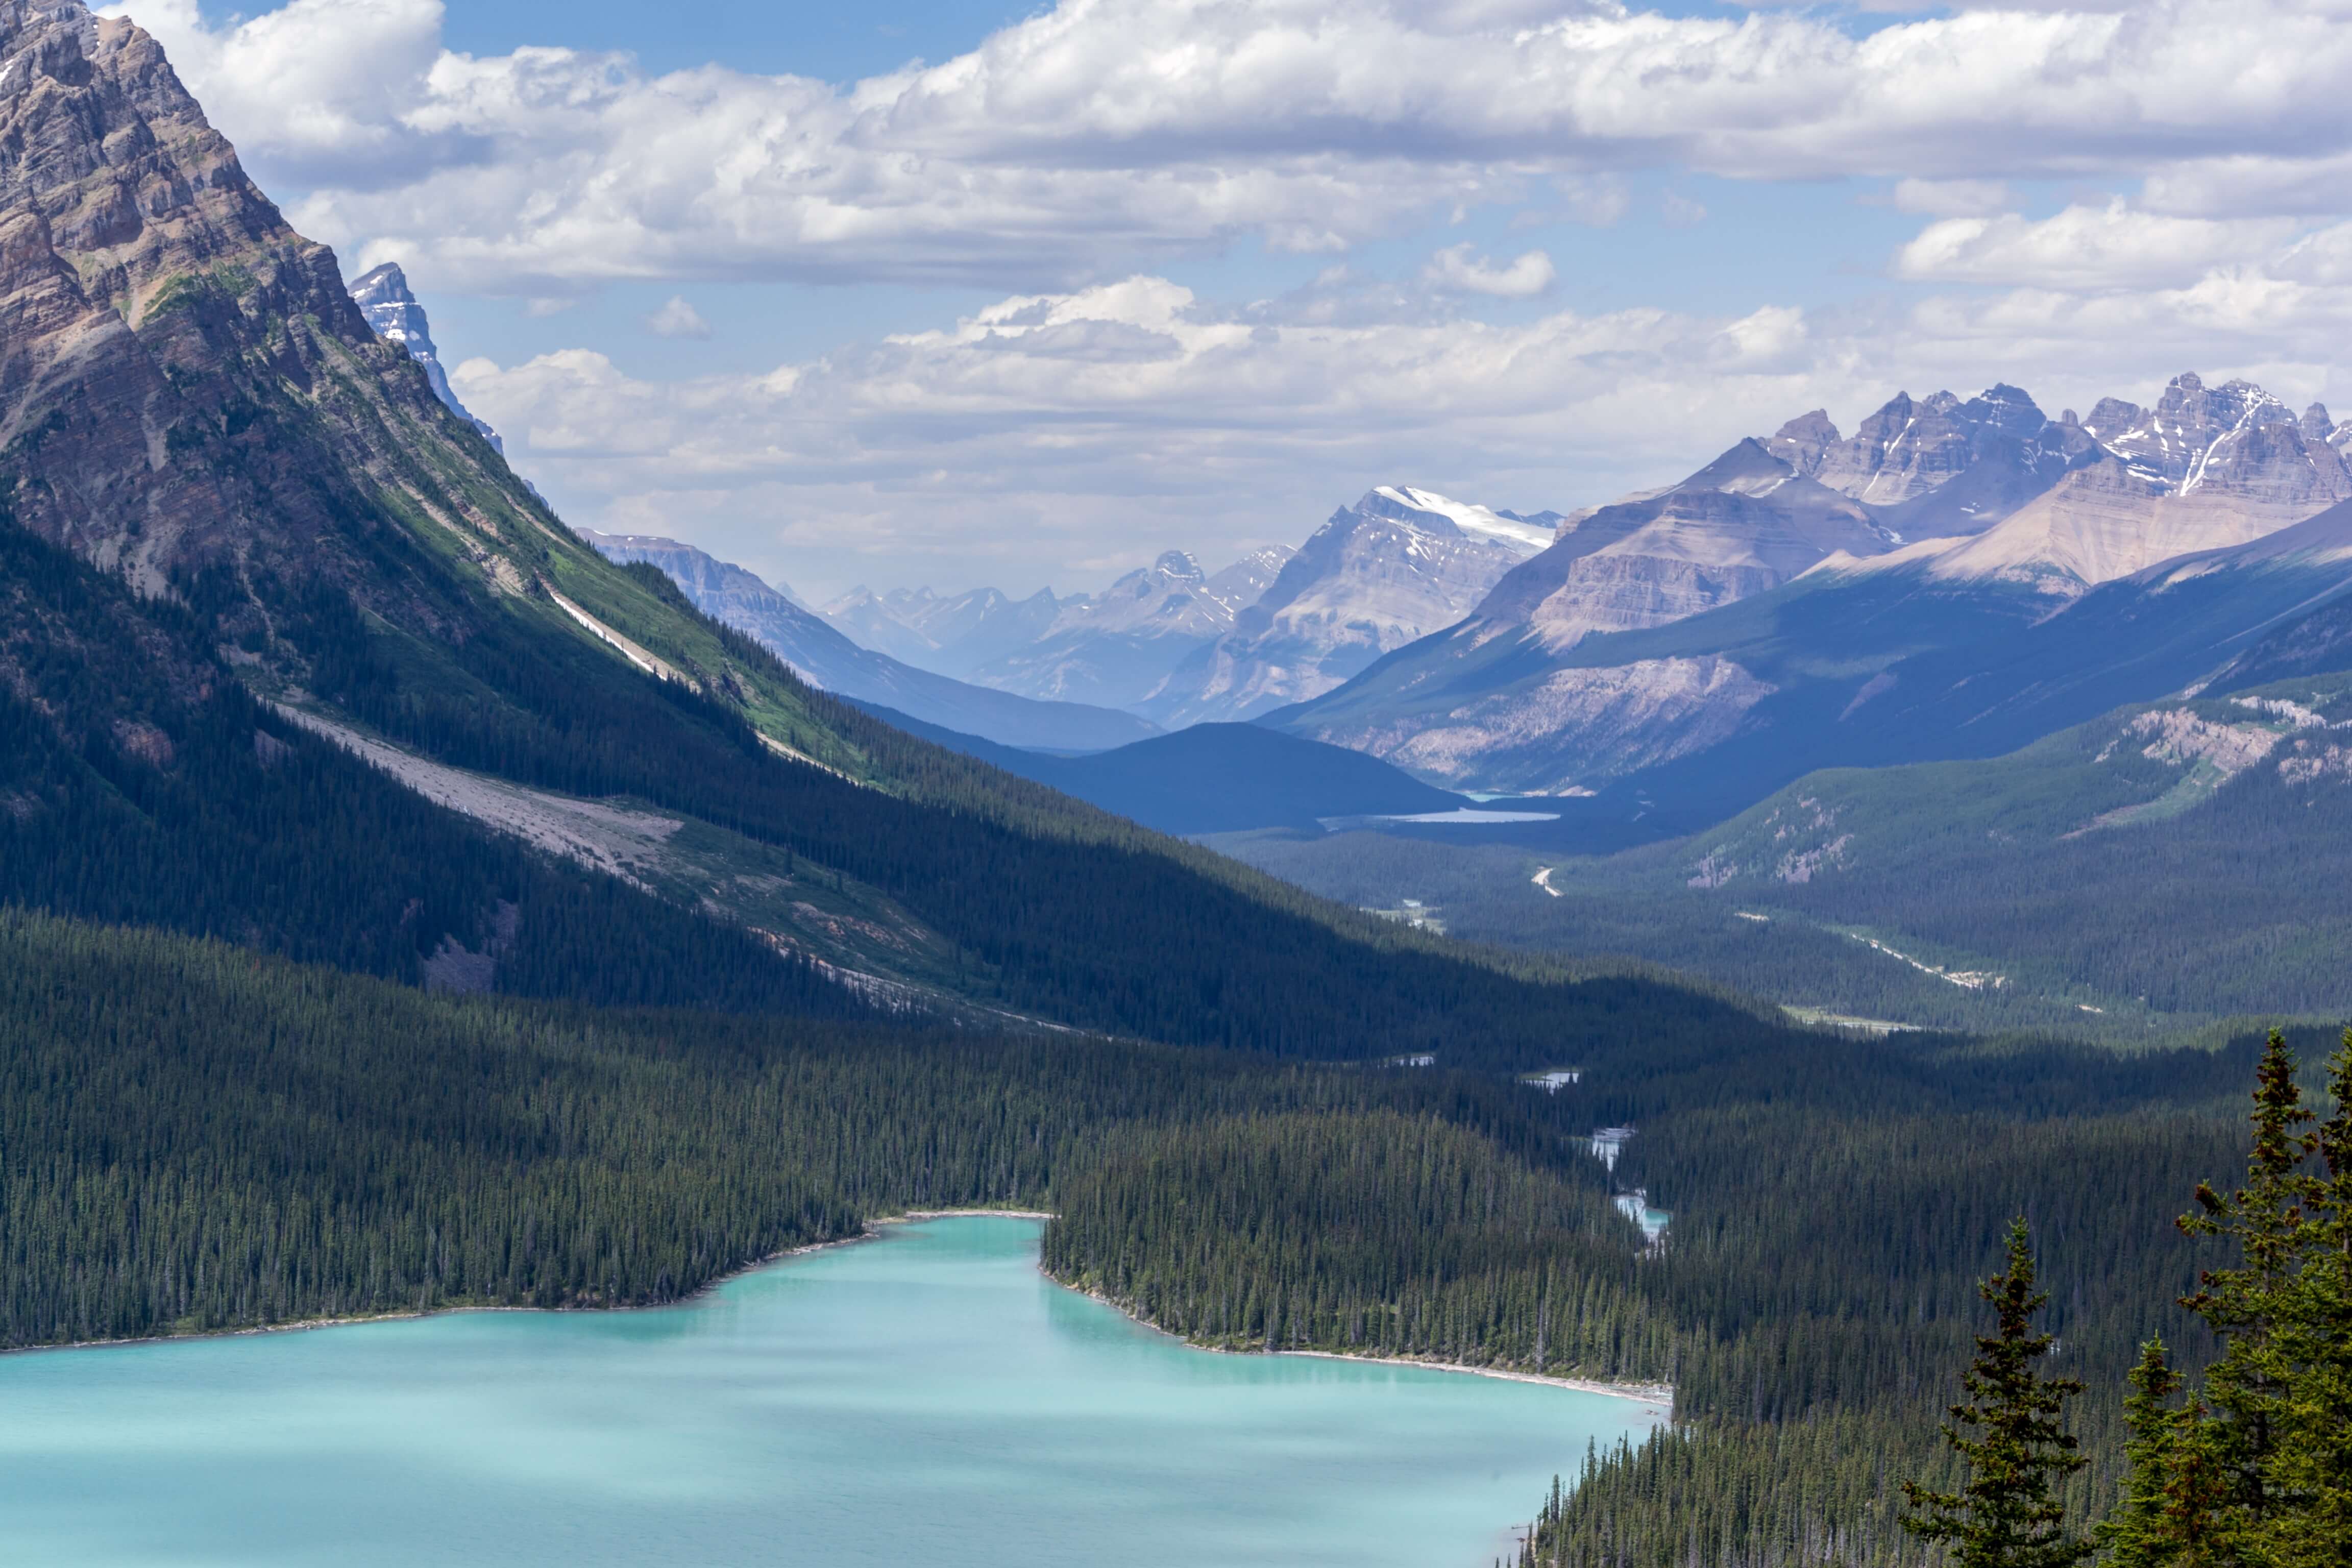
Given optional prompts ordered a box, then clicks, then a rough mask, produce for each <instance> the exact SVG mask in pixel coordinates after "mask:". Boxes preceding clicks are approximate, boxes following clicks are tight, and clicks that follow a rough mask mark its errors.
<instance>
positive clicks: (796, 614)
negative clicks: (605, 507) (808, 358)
mask: <svg viewBox="0 0 2352 1568" xmlns="http://www.w3.org/2000/svg"><path fill="white" fill-rule="evenodd" d="M580 536H581V537H582V538H583V539H585V540H586V541H588V542H589V543H591V544H593V545H594V546H595V547H596V548H597V550H599V551H600V552H603V553H604V556H605V558H606V559H607V560H612V561H618V562H622V563H628V562H633V561H642V562H645V563H646V564H648V565H651V566H655V567H657V568H659V569H660V571H661V572H662V574H664V575H666V576H667V577H668V578H669V580H670V581H671V582H673V583H676V584H677V585H678V588H679V589H680V590H681V591H682V592H683V593H684V594H685V595H686V596H687V598H688V600H689V601H691V602H692V603H693V605H694V606H695V608H697V609H698V610H700V611H701V612H702V613H703V614H704V615H707V616H709V617H710V618H711V619H712V620H714V621H719V622H720V623H722V624H724V625H727V626H733V627H734V628H735V629H736V630H738V631H740V632H742V633H745V634H746V635H748V636H750V637H753V638H754V639H756V640H757V641H758V642H759V643H760V644H761V646H762V647H766V648H767V649H769V650H770V651H771V652H772V653H774V654H775V655H776V657H777V658H781V659H782V660H783V661H784V662H785V663H786V664H789V665H791V666H792V667H793V671H794V672H795V673H796V674H798V675H799V676H800V677H801V679H803V680H806V681H807V682H809V684H811V685H812V686H817V687H821V688H823V689H825V690H827V691H832V692H835V693H838V694H839V695H841V696H843V697H846V698H848V699H850V700H852V701H855V702H860V703H867V704H878V705H880V706H882V707H886V708H889V709H892V710H897V711H898V712H903V713H906V714H909V715H911V716H913V717H914V718H917V719H920V720H924V721H928V722H930V723H934V724H947V725H958V724H961V725H962V726H963V727H964V728H966V729H968V730H970V731H972V732H973V733H975V734H980V735H985V736H986V737H987V738H988V739H990V740H992V741H996V742H1003V744H1005V745H1007V746H1025V747H1043V748H1045V749H1046V750H1049V751H1072V752H1087V751H1103V750H1107V749H1108V748H1110V747H1112V746H1123V745H1126V744H1127V743H1128V742H1130V741H1138V740H1141V739H1142V738H1144V737H1145V736H1147V735H1150V734H1151V733H1153V727H1152V726H1151V725H1150V723H1148V722H1146V721H1143V720H1141V719H1138V718H1136V717H1135V716H1133V715H1132V714H1128V713H1119V712H1114V711H1113V710H1110V709H1108V708H1089V707H1087V706H1085V705H1083V704H1080V703H1076V702H1035V701H1032V700H1029V699H1027V698H1025V697H1015V696H1013V694H1012V693H1010V692H1004V691H995V690H991V689H988V688H987V687H983V686H973V685H970V684H968V683H966V682H964V681H961V680H953V679H949V678H948V677H946V676H943V675H934V674H932V673H931V672H930V671H929V670H927V669H918V668H915V667H914V666H912V665H908V664H901V663H900V662H899V661H898V660H897V659H895V658H890V657H889V656H888V655H887V654H880V653H875V652H873V651H872V650H870V649H867V648H862V647H858V646H857V645H856V643H854V642H852V641H850V639H849V638H848V637H845V636H843V635H842V634H841V633H840V632H839V631H837V630H835V627H834V626H833V625H832V624H831V623H830V622H828V621H825V620H824V619H823V618H821V617H820V616H817V615H816V614H815V613H814V611H811V610H809V609H807V608H806V607H804V606H803V605H802V604H801V603H800V601H799V600H797V599H796V598H794V597H793V595H792V591H791V590H790V589H788V588H781V587H771V586H769V585H768V584H766V583H764V582H762V581H761V580H760V579H759V578H758V577H756V576H754V575H752V574H751V573H749V572H746V571H745V570H743V568H741V567H740V566H736V565H731V564H730V563H727V562H724V561H719V560H715V559H713V558H712V557H710V556H709V555H706V554H705V553H703V552H701V551H699V550H697V549H695V548H694V547H693V546H692V545H689V544H681V543H680V542H677V540H674V539H657V538H652V537H649V536H647V535H644V534H634V533H631V534H612V533H598V532H595V531H593V530H589V529H583V530H581V531H580Z"/></svg>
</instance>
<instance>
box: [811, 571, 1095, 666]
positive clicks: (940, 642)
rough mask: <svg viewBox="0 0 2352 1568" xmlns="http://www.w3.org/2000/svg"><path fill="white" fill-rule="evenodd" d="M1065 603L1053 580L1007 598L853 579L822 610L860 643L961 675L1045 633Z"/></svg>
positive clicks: (980, 590) (915, 663) (981, 591)
mask: <svg viewBox="0 0 2352 1568" xmlns="http://www.w3.org/2000/svg"><path fill="white" fill-rule="evenodd" d="M1065 603H1066V601H1064V600H1061V599H1058V598H1055V596H1054V591H1053V590H1052V589H1051V588H1040V589H1039V590H1037V592H1035V593H1034V594H1032V595H1029V597H1027V598H1025V599H1013V598H1009V597H1007V596H1006V595H1003V594H1001V593H999V592H997V591H996V590H995V589H993V588H974V589H972V590H971V591H970V592H969V593H963V594H956V595H948V596H941V595H938V594H934V593H932V592H931V590H929V588H893V589H891V590H890V591H889V592H888V593H887V594H877V593H875V592H874V591H873V590H871V589H869V588H863V587H859V588H852V589H851V590H850V591H849V592H848V593H846V594H845V595H842V596H841V597H840V598H838V599H835V600H834V601H833V602H832V603H831V604H829V605H825V606H824V608H823V610H822V611H821V612H820V613H821V614H822V615H823V616H824V618H825V619H826V620H828V621H830V622H832V623H833V624H834V626H836V627H838V628H839V629H840V630H841V631H842V632H843V633H844V634H845V635H846V636H847V637H849V638H850V640H851V641H853V642H855V643H856V644H857V645H858V646H860V647H870V648H873V649H874V650H876V651H877V652H878V653H887V654H888V655H889V656H890V657H891V658H895V659H898V660H900V661H901V662H903V663H906V664H911V665H913V666H915V668H918V669H928V670H930V671H933V672H934V673H936V674H940V675H946V676H952V677H954V678H955V679H959V680H965V679H971V677H972V676H973V675H974V674H975V673H977V672H978V671H979V670H980V668H982V666H983V665H986V664H989V663H991V662H992V661H994V660H996V659H999V658H1004V657H1005V656H1006V655H1008V654H1011V653H1013V652H1014V651H1015V650H1017V649H1019V648H1023V647H1027V646H1028V645H1029V644H1031V643H1033V642H1034V641H1036V640H1037V638H1039V637H1043V636H1044V635H1045V633H1046V632H1047V631H1048V630H1049V629H1051V627H1052V626H1053V625H1054V622H1055V619H1056V618H1057V617H1058V616H1060V615H1061V613H1062V608H1063V605H1064V604H1065Z"/></svg>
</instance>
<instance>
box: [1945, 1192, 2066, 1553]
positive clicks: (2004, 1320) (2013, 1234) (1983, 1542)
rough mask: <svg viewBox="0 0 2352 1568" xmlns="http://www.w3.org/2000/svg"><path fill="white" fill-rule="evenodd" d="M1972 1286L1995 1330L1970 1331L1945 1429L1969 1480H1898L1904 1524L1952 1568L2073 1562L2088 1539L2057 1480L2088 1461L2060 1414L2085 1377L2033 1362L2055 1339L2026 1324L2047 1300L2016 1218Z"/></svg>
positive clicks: (2043, 1353) (2047, 1350)
mask: <svg viewBox="0 0 2352 1568" xmlns="http://www.w3.org/2000/svg"><path fill="white" fill-rule="evenodd" d="M1978 1293H1979V1294H1980V1295H1981V1296H1983V1298H1984V1299H1985V1300H1987V1301H1988V1302H1990V1303H1991V1305H1992V1308H1993V1311H1994V1314H1995V1319H1996V1328H1995V1331H1994V1332H1993V1333H1991V1334H1990V1335H1979V1337H1978V1339H1977V1357H1976V1360H1975V1362H1974V1363H1971V1364H1970V1366H1969V1370H1968V1372H1967V1373H1965V1374H1963V1375H1962V1377H1961V1380H1960V1383H1961V1386H1962V1387H1963V1388H1965V1389H1966V1390H1967V1391H1968V1394H1969V1400H1970V1403H1969V1404H1966V1405H1953V1406H1952V1407H1951V1415H1952V1424H1950V1425H1948V1426H1945V1427H1944V1437H1945V1440H1946V1441H1947V1442H1948V1443H1949V1444H1950V1445H1951V1447H1953V1448H1954V1449H1955V1450H1956V1451H1957V1452H1958V1454H1959V1456H1960V1457H1961V1458H1962V1459H1963V1460H1965V1461H1966V1463H1967V1467H1968V1479H1967V1480H1966V1482H1965V1484H1964V1485H1963V1486H1962V1487H1961V1489H1959V1490H1958V1491H1957V1492H1937V1491H1931V1490H1929V1489H1927V1488H1926V1487H1924V1486H1922V1485H1920V1484H1919V1483H1918V1482H1916V1481H1906V1482H1904V1483H1903V1495H1904V1497H1905V1499H1906V1500H1908V1501H1909V1503H1910V1505H1911V1506H1912V1508H1914V1509H1916V1510H1918V1511H1917V1512H1916V1513H1915V1514H1911V1515H1907V1516H1906V1517H1905V1519H1904V1521H1903V1526H1904V1528H1905V1529H1906V1530H1907V1531H1910V1532H1911V1533H1912V1534H1914V1535H1916V1536H1919V1537H1921V1538H1922V1539H1925V1540H1927V1541H1932V1542H1947V1543H1948V1544H1949V1545H1950V1546H1951V1548H1952V1549H1953V1560H1954V1561H1955V1562H1956V1563H1958V1564H1959V1568H2072V1565H2073V1564H2074V1563H2080V1562H2081V1561H2083V1559H2084V1558H2085V1557H2087V1556H2089V1555H2090V1553H2091V1551H2092V1547H2091V1545H2090V1543H2089V1542H2084V1541H2079V1540H2075V1539H2072V1538H2070V1537H2069V1536H2068V1535H2067V1534H2066V1532H2065V1528H2064V1525H2065V1507H2064V1505H2063V1503H2062V1502H2061V1501H2060V1500H2059V1499H2058V1496H2057V1493H2056V1486H2057V1484H2058V1483H2059V1482H2062V1481H2063V1479H2065V1478H2066V1477H2068V1476H2070V1475H2072V1474H2074V1472H2075V1471H2076V1470H2079V1469H2081V1468H2083V1466H2084V1464H2085V1463H2086V1462H2087V1461H2086V1460H2085V1459H2084V1458H2083V1456H2082V1455H2081V1454H2079V1453H2077V1452H2076V1451H2075V1447H2076V1446H2075V1441H2074V1436H2073V1435H2072V1434H2071V1433H2069V1432H2068V1431H2067V1430H2066V1429H2065V1426H2064V1424H2063V1421H2062V1420H2061V1419H2060V1413H2061V1411H2062V1410H2063V1408H2064V1405H2065V1402H2066V1400H2067V1399H2069V1398H2070V1397H2072V1396H2073V1395H2074V1394H2080V1393H2082V1392H2083V1384H2081V1383H2080V1382H2078V1381H2076V1380H2075V1379H2073V1378H2049V1377H2043V1376H2042V1374H2041V1372H2040V1370H2039V1369H2038V1368H2037V1367H2036V1366H2035V1364H2034V1363H2036V1362H2038V1361H2040V1360H2041V1359H2042V1357H2043V1356H2046V1355H2048V1354H2049V1353H2050V1351H2051V1347H2052V1346H2053V1344H2055V1343H2056V1340H2055V1338H2054V1337H2053V1336H2052V1335H2050V1334H2046V1333H2036V1332H2035V1331H2034V1329H2033V1321H2032V1320H2033V1314H2034V1313H2035V1312H2037V1311H2039V1310H2042V1307H2044V1306H2045V1305H2047V1304H2048V1302H2049V1300H2050V1298H2049V1297H2048V1295H2046V1294H2044V1293H2042V1292H2040V1291H2037V1290H2035V1289H2034V1288H2033V1248H2032V1242H2031V1240H2030V1239H2029V1237H2028V1236H2027V1234H2026V1229H2025V1221H2024V1219H2023V1218H2022V1217H2020V1218H2019V1219H2018V1220H2016V1221H2015V1222H2014V1223H2013V1224H2012V1225H2011V1226H2010V1231H2009V1267H2008V1268H2006V1269H2004V1270H2003V1271H2002V1272H2000V1273H1999V1274H1996V1275H1994V1276H1993V1277H1992V1278H1991V1279H1988V1280H1986V1281H1984V1283H1983V1284H1982V1285H1980V1286H1979V1287H1978Z"/></svg>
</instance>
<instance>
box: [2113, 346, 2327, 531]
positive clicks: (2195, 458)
mask: <svg viewBox="0 0 2352 1568" xmlns="http://www.w3.org/2000/svg"><path fill="white" fill-rule="evenodd" d="M2084 428H2085V429H2086V430H2088V431H2089V432H2090V434H2091V435H2092V436H2093V437H2095V439H2096V440H2097V441H2098V443H2099V445H2100V446H2101V447H2105V448H2106V450H2108V451H2109V452H2112V453H2114V454H2115V455H2116V458H2119V459H2121V460H2122V462H2123V464H2124V465H2125V467H2126V468H2127V469H2128V470H2129V471H2130V472H2131V473H2132V474H2133V475H2135V476H2137V478H2138V479H2141V480H2143V481H2145V482H2147V483H2149V484H2151V485H2154V486H2155V487H2157V488H2158V489H2159V490H2162V491H2167V492H2178V493H2182V494H2186V493H2188V492H2189V491H2192V490H2209V491H2223V492H2231V493H2243V494H2245V495H2248V496H2250V497H2252V498H2254V499H2258V500H2266V501H2277V502H2281V503H2286V504H2294V503H2299V502H2300V501H2302V500H2305V499H2306V498H2314V499H2316V500H2318V501H2319V503H2320V504H2322V505H2325V504H2326V503H2327V502H2328V501H2330V500H2341V499H2343V498H2344V497H2345V496H2346V495H2347V494H2352V469H2347V467H2346V465H2345V462H2344V459H2343V458H2342V456H2341V455H2340V453H2339V452H2338V451H2337V450H2336V447H2335V446H2334V445H2333V444H2332V440H2331V438H2332V437H2334V436H2335V434H2336V429H2335V426H2333V424H2332V423H2331V422H2330V421H2329V419H2328V417H2327V410H2326V408H2325V407H2323V406H2321V405H2317V404H2314V405H2312V406H2311V407H2310V408H2309V409H2307V410H2306V411H2305V413H2304V415H2303V416H2302V417H2301V418H2300V419H2298V418H2296V417H2295V415H2294V411H2293V410H2292V409H2290V408H2288V407H2287V405H2285V404H2284V403H2282V402H2280V401H2279V400H2278V399H2277V398H2275V397H2273V396H2272V395H2270V394H2269V393H2267V392H2265V391H2263V389H2262V388H2261V387H2259V386H2257V385H2255V384H2253V383H2252V382H2250V381H2245V380H2242V379H2232V380H2230V381H2226V382H2223V383H2222V384H2221V385H2219V386H2208V385H2206V384H2205V381H2204V378H2203V377H2201V376H2200V375H2198V374H2196V373H2195V372H2193V371H2190V372H2183V373H2182V374H2179V375H2176V376H2174V377H2173V378H2172V380H2171V382H2170V383H2168V384H2167V385H2166V387H2165V389H2164V395H2163V396H2162V397H2160V398H2158V401H2157V405H2156V406H2155V407H2154V408H2152V409H2151V408H2142V407H2140V406H2139V405H2137V404H2133V403H2126V402H2124V401H2123V400H2122V399H2120V398H2114V397H2103V398H2101V399H2100V400H2099V402H2098V405H2097V406H2096V407H2095V408H2093V409H2092V410H2091V417H2090V419H2089V420H2088V421H2087V422H2086V423H2085V425H2084Z"/></svg>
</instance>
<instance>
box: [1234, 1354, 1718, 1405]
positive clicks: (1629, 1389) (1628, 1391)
mask: <svg viewBox="0 0 2352 1568" xmlns="http://www.w3.org/2000/svg"><path fill="white" fill-rule="evenodd" d="M1235 1353H1237V1354H1241V1355H1267V1354H1272V1355H1298V1356H1314V1357H1316V1358H1317V1359H1318V1360H1321V1361H1354V1362H1369V1363H1371V1364H1373V1365H1375V1366H1417V1367H1421V1368H1423V1369H1424V1370H1426V1371H1429V1372H1462V1373H1469V1374H1470V1375H1471V1376H1473V1377H1496V1378H1500V1379H1502V1380H1503V1381H1504V1382H1506V1383H1540V1384H1547V1385H1548V1386H1549V1387H1552V1388H1567V1389H1573V1390H1574V1391H1575V1392H1577V1393H1579V1394H1606V1395H1607V1396H1608V1397H1610V1398H1612V1399H1630V1400H1632V1401H1633V1403H1634V1404H1636V1405H1650V1406H1652V1407H1653V1408H1654V1409H1656V1410H1658V1411H1659V1412H1660V1413H1661V1415H1667V1416H1671V1415H1673V1414H1674V1407H1675V1391H1674V1388H1673V1386H1672V1385H1671V1384H1664V1383H1603V1382H1601V1380H1599V1379H1598V1378H1590V1377H1547V1376H1545V1375H1544V1374H1543V1373H1535V1372H1511V1371H1508V1370H1507V1369H1505V1368H1503V1367H1498V1366H1472V1365H1471V1364H1470V1363H1467V1362H1459V1361H1416V1360H1414V1359H1413V1358H1412V1356H1402V1355H1349V1353H1348V1352H1345V1351H1272V1352H1267V1351H1255V1352H1253V1351H1241V1352H1235Z"/></svg>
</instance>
